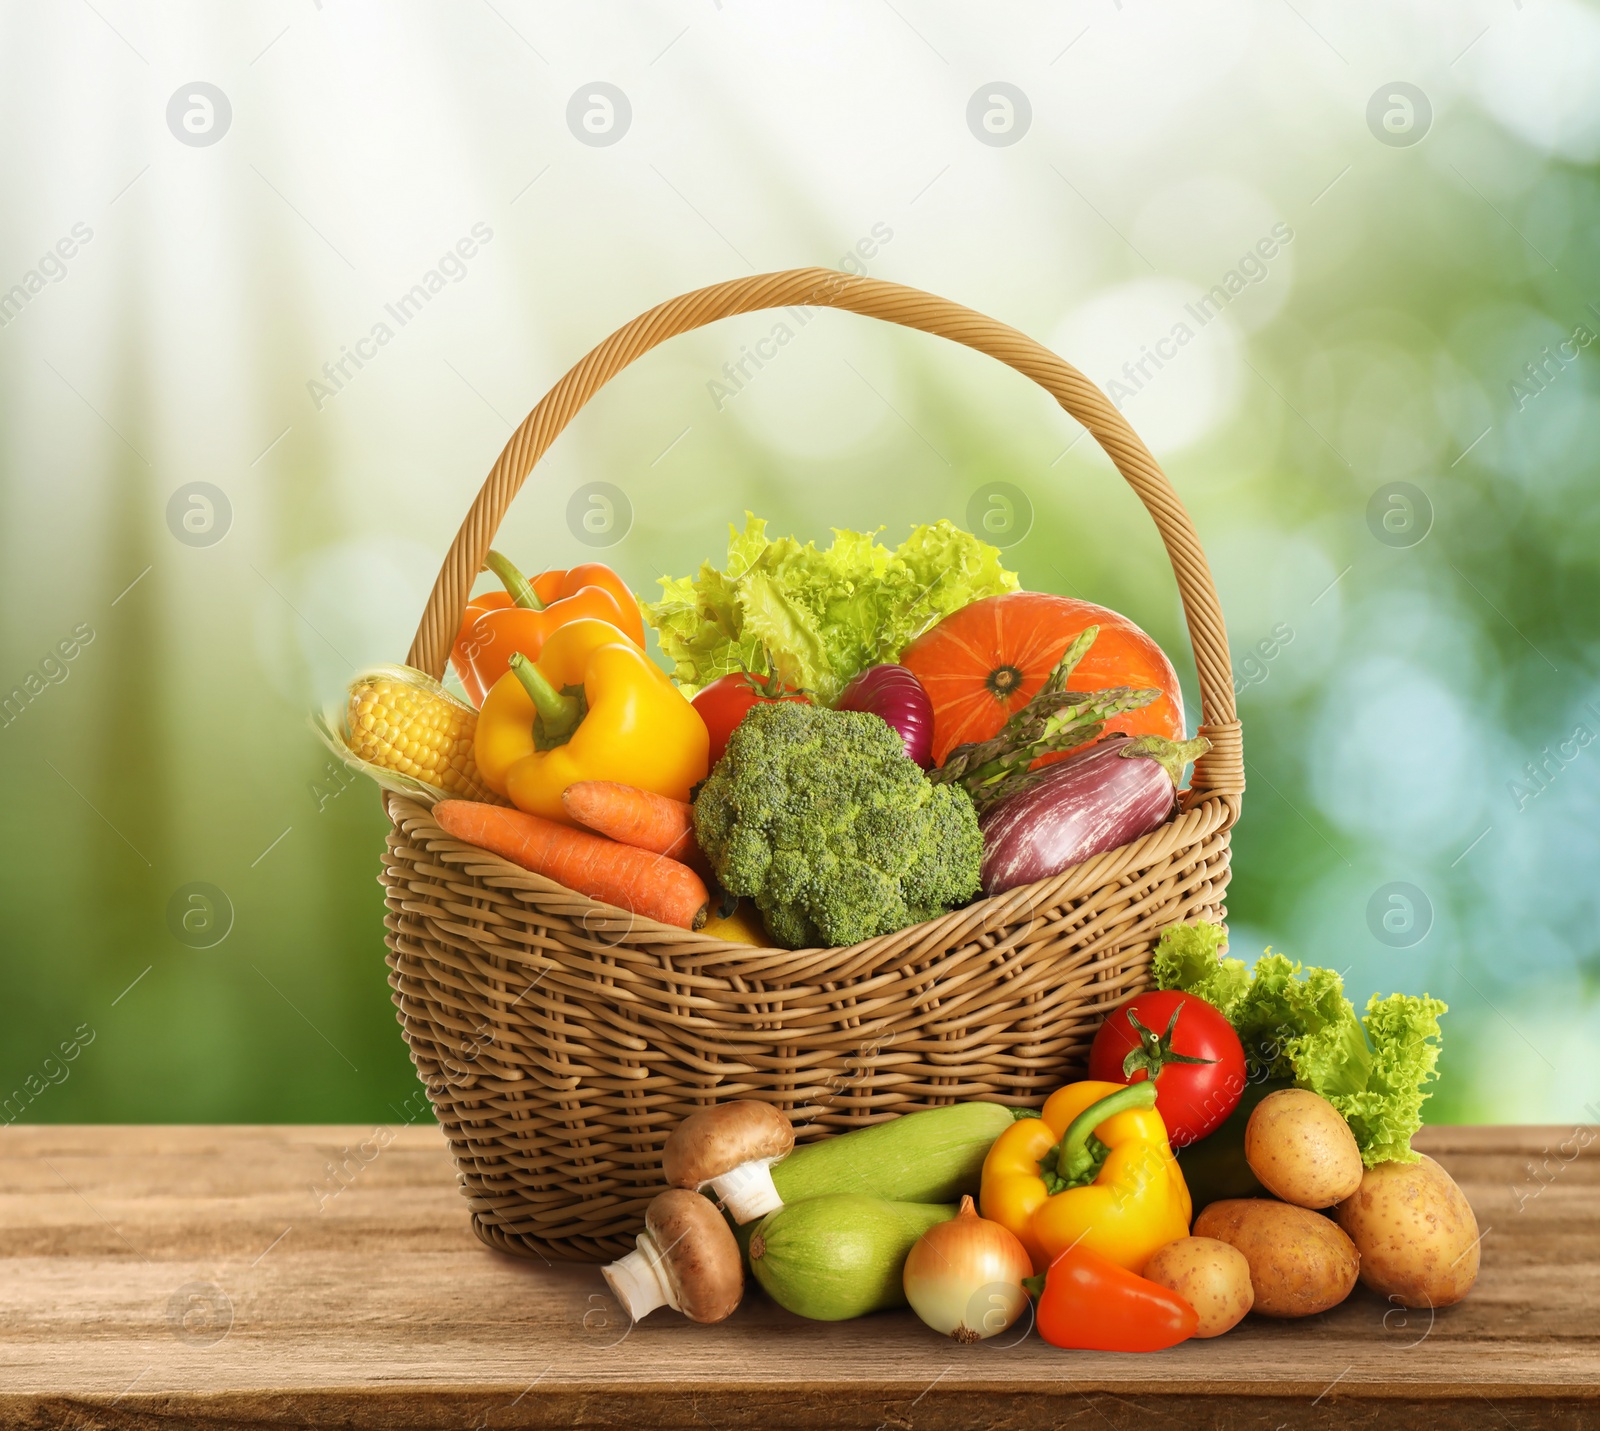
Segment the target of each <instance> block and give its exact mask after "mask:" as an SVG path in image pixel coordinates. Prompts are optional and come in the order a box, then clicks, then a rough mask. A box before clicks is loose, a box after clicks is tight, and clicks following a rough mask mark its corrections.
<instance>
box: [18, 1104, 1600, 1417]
mask: <svg viewBox="0 0 1600 1431" xmlns="http://www.w3.org/2000/svg"><path fill="white" fill-rule="evenodd" d="M1594 1137H1595V1133H1594V1130H1581V1131H1578V1132H1576V1134H1575V1130H1574V1129H1571V1128H1433V1129H1428V1130H1425V1132H1424V1133H1423V1134H1422V1135H1421V1137H1420V1138H1419V1146H1421V1147H1423V1148H1425V1149H1426V1150H1427V1151H1429V1152H1431V1153H1432V1154H1433V1155H1434V1156H1436V1157H1437V1158H1438V1159H1439V1160H1440V1162H1442V1163H1443V1164H1444V1165H1445V1167H1446V1168H1448V1169H1449V1170H1450V1172H1451V1173H1452V1174H1453V1175H1454V1176H1455V1177H1456V1178H1457V1180H1458V1181H1459V1182H1460V1183H1461V1184H1462V1186H1463V1187H1464V1188H1465V1190H1466V1192H1467V1195H1468V1197H1469V1198H1470V1200H1471V1202H1472V1205H1473V1207H1474V1209H1475V1210H1476V1212H1477V1215H1478V1219H1479V1224H1480V1227H1481V1228H1482V1229H1483V1272H1482V1275H1481V1277H1480V1279H1479V1282H1478V1286H1477V1289H1476V1290H1475V1291H1474V1293H1473V1294H1472V1296H1471V1297H1470V1298H1469V1299H1468V1300H1467V1301H1466V1302H1465V1303H1463V1304H1462V1305H1460V1306H1458V1307H1453V1308H1450V1309H1449V1310H1447V1311H1441V1312H1438V1313H1436V1314H1429V1313H1428V1312H1420V1313H1419V1312H1405V1311H1401V1310H1398V1309H1396V1308H1393V1307H1390V1306H1388V1305H1387V1304H1385V1303H1384V1302H1383V1301H1382V1300H1381V1299H1379V1298H1378V1297H1376V1296H1374V1295H1373V1294H1371V1293H1368V1292H1367V1291H1365V1289H1361V1288H1358V1289H1357V1291H1356V1293H1355V1295H1354V1296H1352V1297H1351V1299H1350V1300H1349V1301H1347V1302H1346V1303H1345V1304H1344V1305H1343V1306H1341V1307H1338V1308H1336V1309H1335V1310H1334V1311H1332V1312H1329V1313H1326V1314H1325V1315H1323V1316H1320V1317H1315V1318H1311V1319H1308V1320H1305V1321H1301V1322H1272V1321H1267V1320H1264V1319H1262V1318H1259V1317H1250V1318H1247V1319H1246V1321H1245V1322H1244V1324H1243V1325H1241V1326H1240V1327H1239V1328H1237V1329H1236V1330H1235V1331H1233V1332H1231V1333H1229V1334H1228V1335H1227V1336H1225V1337H1222V1338H1219V1339H1217V1340H1215V1341H1210V1342H1189V1343H1187V1344H1185V1345H1183V1346H1180V1347H1176V1348H1174V1349H1172V1350H1171V1351H1168V1352H1164V1353H1160V1354H1157V1355H1153V1356H1112V1355H1102V1354H1093V1353H1084V1352H1062V1351H1058V1350H1055V1349H1053V1348H1051V1347H1049V1346H1047V1345H1045V1344H1044V1343H1043V1342H1041V1341H1040V1340H1039V1338H1038V1337H1037V1336H1034V1335H1024V1334H1021V1329H1020V1328H1019V1329H1018V1331H1017V1332H1015V1333H1011V1334H1007V1335H1005V1336H1002V1337H1000V1338H997V1339H996V1340H994V1341H990V1342H984V1343H981V1344H979V1345H977V1346H972V1347H960V1346H956V1345H953V1344H951V1343H948V1342H946V1341H943V1340H942V1339H940V1338H938V1337H935V1336H934V1335H933V1334H932V1333H931V1332H929V1331H928V1330H927V1329H926V1328H924V1327H923V1326H922V1324H921V1323H920V1322H918V1321H917V1320H916V1319H915V1318H914V1317H913V1316H911V1315H910V1314H909V1313H891V1314H886V1315H880V1316H876V1317H872V1318H869V1319H866V1320H864V1321H858V1322H849V1323H840V1324H823V1323H813V1322H805V1321H802V1320H800V1319H799V1318H796V1317H792V1316H790V1315H789V1314H788V1313H786V1312H784V1311H782V1310H780V1309H779V1308H777V1307H775V1306H774V1305H772V1304H771V1303H770V1302H768V1301H766V1300H765V1299H764V1298H763V1297H761V1296H760V1295H759V1294H758V1293H752V1294H749V1295H747V1298H746V1302H745V1305H744V1306H743V1307H741V1308H740V1310H739V1311H738V1312H737V1313H736V1314H735V1316H734V1317H733V1318H732V1320H731V1321H729V1322H727V1323H725V1324H723V1325H722V1326H720V1327H696V1326H693V1325H690V1324H688V1323H686V1322H685V1321H683V1320H682V1319H681V1318H679V1317H676V1316H674V1315H673V1314H671V1313H670V1312H668V1311H665V1310H663V1311H660V1312H657V1313H656V1314H655V1315H654V1316H652V1317H650V1318H648V1319H647V1320H646V1321H644V1322H643V1323H641V1324H639V1325H638V1326H636V1327H632V1328H630V1327H629V1325H628V1323H627V1320H626V1318H624V1317H620V1316H619V1313H618V1310H617V1307H616V1305H615V1303H614V1302H613V1301H612V1300H611V1299H610V1297H609V1296H608V1295H606V1292H605V1288H604V1284H603V1283H602V1281H601V1279H600V1276H599V1274H598V1272H597V1271H596V1270H595V1269H594V1268H592V1267H573V1266H554V1267H545V1266H542V1265H540V1264H539V1263H538V1262H531V1263H530V1262H523V1261H518V1260H514V1259H512V1258H510V1257H507V1256H504V1255H501V1254H499V1253H496V1252H492V1251H490V1250H488V1249H487V1248H485V1247H483V1246H482V1245H480V1244H479V1243H478V1242H477V1241H476V1240H475V1239H474V1238H473V1236H472V1234H471V1232H470V1230H469V1227H468V1221H467V1209H466V1206H465V1203H464V1201H463V1199H462V1198H461V1196H460V1194H459V1193H458V1191H457V1189H456V1179H455V1173H454V1171H453V1169H452V1167H451V1164H450V1160H449V1158H448V1156H447V1154H446V1152H445V1147H444V1142H443V1139H442V1137H441V1136H440V1134H439V1132H438V1131H437V1129H435V1128H433V1127H432V1126H428V1127H421V1126H418V1127H408V1126H400V1125H398V1124H397V1125H396V1126H394V1127H392V1128H378V1129H374V1128H355V1127H352V1128H345V1127H328V1128H323V1127H273V1128H210V1127H178V1128H147V1127H144V1128H136V1127H121V1128H101V1127H25V1126H13V1127H10V1128H6V1129H3V1130H0V1424H4V1425H6V1426H28V1427H35V1426H37V1427H56V1426H62V1427H74V1428H83V1429H84V1431H87V1428H93V1427H118V1428H124V1427H140V1428H147V1427H150V1428H153V1427H171V1426H206V1427H211V1426H250V1427H294V1426H341V1427H363V1428H364V1427H485V1428H487V1427H515V1426H538V1427H553V1426H562V1427H619V1428H622V1427H626V1428H635V1427H673V1428H696V1429H697V1431H743V1428H786V1427H793V1426H822V1427H863V1428H869V1429H870V1431H877V1428H892V1431H939V1428H944V1427H984V1428H993V1429H994V1431H1000V1428H1013V1427H1016V1428H1022V1427H1057V1426H1068V1427H1073V1428H1077V1427H1084V1428H1100V1427H1112V1428H1116V1431H1124V1428H1133V1427H1135V1426H1141V1427H1147V1428H1156V1427H1223V1428H1228V1431H1256V1429H1257V1428H1260V1431H1292V1429H1293V1428H1306V1431H1313V1428H1324V1427H1326V1428H1339V1431H1346V1429H1347V1428H1367V1427H1371V1428H1380V1427H1381V1428H1399V1427H1413V1426H1414V1427H1427V1428H1449V1427H1489V1428H1496V1427H1500V1428H1503V1427H1510V1428H1512V1431H1531V1428H1535V1427H1561V1428H1573V1431H1577V1428H1579V1427H1583V1428H1594V1427H1597V1426H1600V1197H1597V1193H1600V1172H1597V1168H1600V1150H1597V1151H1590V1152H1587V1153H1585V1152H1583V1151H1581V1149H1582V1148H1583V1147H1587V1146H1588V1144H1587V1141H1586V1140H1587V1139H1590V1138H1594ZM1597 1141H1600V1140H1597Z"/></svg>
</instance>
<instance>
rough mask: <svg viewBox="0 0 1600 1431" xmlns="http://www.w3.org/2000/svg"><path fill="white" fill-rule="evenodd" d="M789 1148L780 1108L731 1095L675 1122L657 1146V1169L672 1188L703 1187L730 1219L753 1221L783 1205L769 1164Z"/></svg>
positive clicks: (790, 1137) (790, 1134) (788, 1127)
mask: <svg viewBox="0 0 1600 1431" xmlns="http://www.w3.org/2000/svg"><path fill="white" fill-rule="evenodd" d="M793 1148H794V1126H793V1124H791V1123H790V1122H789V1120H788V1118H787V1117H786V1116H785V1115H784V1114H783V1112H782V1111H781V1110H779V1109H777V1108H774V1107H773V1106H772V1105H771V1104H770V1103H762V1102H760V1101H759V1100H757V1099H754V1098H737V1099H732V1100H730V1101H729V1102H726V1103H714V1104H712V1105H711V1106H710V1107H709V1108H697V1109H696V1110H695V1111H694V1112H693V1113H691V1114H690V1115H689V1116H688V1117H687V1118H685V1119H684V1120H683V1122H681V1123H680V1124H678V1126H677V1127H676V1128H674V1129H673V1130H672V1132H671V1133H670V1134H669V1135H668V1137H667V1143H666V1146H665V1147H664V1148H663V1149H662V1150H661V1171H662V1173H663V1175H664V1176H665V1177H666V1180H667V1181H668V1182H669V1183H671V1184H672V1186H673V1187H675V1188H688V1189H690V1190H691V1191H694V1192H699V1191H700V1190H701V1189H703V1188H706V1187H709V1188H710V1189H711V1191H712V1192H713V1193H715V1194H716V1196H717V1197H718V1198H720V1199H721V1200H722V1203H723V1206H724V1207H726V1208H727V1211H728V1215H729V1216H730V1217H731V1218H732V1219H733V1220H734V1221H735V1222H739V1223H744V1222H754V1221H755V1220H756V1218H758V1217H764V1216H765V1215H766V1214H767V1213H769V1212H773V1211H775V1210H776V1209H778V1208H780V1207H782V1206H783V1199H782V1198H781V1197H779V1196H778V1190H777V1188H776V1187H775V1186H774V1185H773V1182H772V1165H773V1164H774V1163H776V1162H777V1161H778V1160H779V1159H780V1158H785V1157H787V1156H788V1155H789V1153H790V1151H791V1150H792V1149H793Z"/></svg>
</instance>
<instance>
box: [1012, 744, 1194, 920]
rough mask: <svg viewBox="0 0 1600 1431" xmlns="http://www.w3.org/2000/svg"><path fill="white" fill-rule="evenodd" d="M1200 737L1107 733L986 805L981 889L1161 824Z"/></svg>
mask: <svg viewBox="0 0 1600 1431" xmlns="http://www.w3.org/2000/svg"><path fill="white" fill-rule="evenodd" d="M1209 744H1210V743H1209V742H1208V741H1206V740H1204V739H1196V740H1192V741H1180V742H1173V741H1170V740H1166V739H1164V738H1163V737H1161V736H1158V735H1144V736H1140V737H1138V738H1137V739H1135V740H1130V739H1128V738H1127V737H1126V736H1122V735H1113V736H1108V737H1107V738H1106V739H1105V740H1102V741H1100V742H1099V743H1098V744H1097V745H1094V746H1091V747H1090V748H1089V749H1088V750H1085V751H1080V752H1079V753H1078V754H1077V755H1075V756H1073V757H1072V758H1071V759H1070V760H1065V761H1063V762H1061V764H1059V765H1057V766H1053V767H1051V768H1050V769H1048V770H1046V771H1044V772H1043V773H1042V774H1041V775H1040V776H1039V777H1038V779H1037V781H1036V783H1034V784H1032V785H1030V786H1028V787H1027V788H1026V789H1024V790H1022V791H1021V793H1020V794H1016V795H1011V796H1009V797H1007V798H1006V799H1004V800H1001V801H1000V802H999V803H998V804H996V805H992V806H990V807H989V808H988V809H987V810H985V811H984V814H983V819H982V825H981V828H982V831H983V892H984V893H985V894H986V895H996V894H1003V893H1004V892H1005V891H1006V890H1008V889H1015V888H1016V887H1017V886H1018V885H1020V884H1032V883H1033V882H1034V881H1036V880H1041V879H1049V878H1050V877H1051V876H1053V875H1058V874H1060V873H1061V871H1062V870H1064V869H1068V868H1070V867H1071V866H1072V865H1076V864H1081V863H1082V862H1083V861H1084V860H1087V859H1090V858H1092V857H1093V856H1095V855H1098V854H1102V853H1104V852H1105V851H1106V850H1114V849H1116V848H1117V846H1119V845H1125V844H1127V843H1128V842H1129V841H1130V840H1136V839H1138V838H1139V837H1140V836H1141V835H1148V834H1149V833H1150V832H1151V831H1152V830H1154V829H1156V828H1158V827H1159V826H1160V825H1162V824H1164V823H1165V822H1166V820H1167V818H1168V817H1169V816H1170V815H1171V814H1172V812H1173V810H1174V808H1176V799H1177V787H1178V782H1179V781H1180V780H1181V779H1182V778H1183V767H1184V766H1185V765H1186V764H1187V763H1188V762H1189V761H1191V760H1193V759H1194V758H1195V756H1197V755H1199V754H1200V753H1201V752H1202V751H1204V750H1206V749H1208V748H1209Z"/></svg>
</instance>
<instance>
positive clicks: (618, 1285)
mask: <svg viewBox="0 0 1600 1431" xmlns="http://www.w3.org/2000/svg"><path fill="white" fill-rule="evenodd" d="M635 1241H636V1243H637V1246H636V1248H635V1250H634V1251H632V1252H630V1253H628V1254H627V1255H626V1256H625V1257H620V1258H618V1259H617V1261H615V1262H613V1263H612V1264H611V1265H610V1266H609V1267H605V1268H602V1269H601V1272H602V1275H603V1276H604V1277H605V1279H606V1285H607V1286H608V1287H610V1288H611V1291H612V1294H613V1295H614V1296H615V1297H616V1299H617V1300H618V1301H619V1302H621V1303H622V1307H623V1310H624V1311H626V1312H627V1314H628V1315H629V1316H630V1317H631V1318H633V1320H634V1321H636V1322H637V1321H638V1320H640V1318H642V1317H648V1316H649V1315H650V1313H651V1312H653V1311H655V1309H656V1308H657V1307H671V1308H672V1310H673V1311H675V1312H682V1313H683V1314H684V1316H686V1317H687V1318H688V1319H689V1320H690V1321H691V1322H705V1323H709V1322H721V1321H725V1320H726V1319H727V1318H728V1317H730V1316H732V1315H733V1312H734V1309H735V1308H736V1307H737V1306H738V1305H739V1301H740V1299H741V1298H742V1297H743V1296H744V1262H743V1259H742V1258H741V1257H740V1256H739V1244H738V1243H737V1242H736V1241H734V1237H733V1233H732V1232H730V1231H729V1230H728V1224H727V1223H725V1222H724V1221H723V1220H722V1218H721V1217H720V1216H719V1215H718V1213H717V1210H716V1208H715V1207H713V1206H712V1205H711V1203H710V1202H709V1201H708V1200H707V1199H705V1198H703V1197H701V1196H700V1195H699V1194H698V1193H692V1192H685V1191H683V1190H682V1189H681V1188H672V1189H670V1190H669V1191H667V1192H664V1193H660V1194H658V1195H657V1196H656V1197H655V1198H654V1199H652V1200H651V1203H650V1206H649V1207H648V1208H646V1209H645V1214H644V1231H643V1232H641V1233H640V1234H639V1236H638V1237H637V1238H636V1239H635Z"/></svg>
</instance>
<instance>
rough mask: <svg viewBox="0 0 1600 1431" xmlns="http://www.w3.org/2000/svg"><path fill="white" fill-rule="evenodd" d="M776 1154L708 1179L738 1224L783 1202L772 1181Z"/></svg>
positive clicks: (765, 1212)
mask: <svg viewBox="0 0 1600 1431" xmlns="http://www.w3.org/2000/svg"><path fill="white" fill-rule="evenodd" d="M777 1161H778V1160H777V1159H776V1158H756V1159H753V1160H752V1161H751V1162H748V1163H740V1164H739V1166H738V1167H736V1168H730V1169H729V1170H728V1171H727V1172H725V1173H722V1174H721V1175H720V1176H718V1177H714V1178H712V1179H711V1187H712V1190H713V1191H714V1192H715V1193H716V1195H717V1196H718V1197H719V1198H721V1199H722V1202H723V1205H724V1206H725V1207H726V1208H727V1209H728V1211H729V1213H730V1214H732V1216H733V1220H734V1221H735V1222H737V1223H739V1224H741V1225H742V1224H744V1223H747V1222H754V1221H755V1220H756V1219H757V1218H758V1217H765V1216H766V1215H767V1214H768V1213H769V1212H776V1211H777V1210H778V1209H779V1208H780V1207H782V1206H783V1199H782V1198H781V1197H780V1196H779V1195H778V1189H777V1187H776V1186H775V1185H774V1184H773V1181H772V1165H773V1164H774V1163H775V1162H777Z"/></svg>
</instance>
